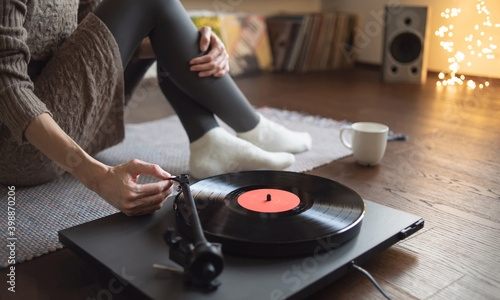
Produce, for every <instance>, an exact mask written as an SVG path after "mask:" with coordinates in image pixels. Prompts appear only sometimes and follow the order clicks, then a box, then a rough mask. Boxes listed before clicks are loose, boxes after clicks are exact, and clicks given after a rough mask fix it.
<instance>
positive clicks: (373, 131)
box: [340, 122, 389, 166]
mask: <svg viewBox="0 0 500 300" xmlns="http://www.w3.org/2000/svg"><path fill="white" fill-rule="evenodd" d="M346 131H350V132H351V137H352V139H351V142H350V141H348V140H347V139H346V137H345V136H344V133H345V132H346ZM388 132H389V127H387V125H384V124H379V123H372V122H358V123H354V124H352V125H349V126H345V127H343V128H342V129H341V130H340V141H341V142H342V144H344V146H346V147H347V148H349V149H351V150H352V154H353V155H354V159H356V161H357V162H358V164H360V165H363V166H373V165H376V164H378V163H379V162H380V161H381V160H382V157H384V153H385V148H386V146H387V134H388Z"/></svg>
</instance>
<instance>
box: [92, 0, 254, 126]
mask: <svg viewBox="0 0 500 300" xmlns="http://www.w3.org/2000/svg"><path fill="white" fill-rule="evenodd" d="M95 14H96V15H97V16H98V17H99V18H100V19H101V20H102V21H103V22H104V23H105V24H106V25H107V26H108V28H109V29H110V31H111V32H112V34H113V35H114V37H115V39H116V41H117V43H118V45H119V47H120V54H121V56H122V62H123V64H124V66H126V65H127V64H128V61H129V60H130V58H131V57H132V55H133V53H134V51H135V49H136V48H137V46H138V45H139V44H140V42H141V41H142V40H143V38H144V37H146V36H149V38H150V39H151V44H152V46H153V49H154V52H155V54H156V57H157V60H158V62H159V64H160V65H161V67H162V68H163V69H164V70H166V71H167V72H168V73H169V74H170V78H171V80H172V81H173V82H174V83H175V85H177V87H179V88H180V89H181V90H182V91H183V92H184V93H185V94H187V95H188V96H189V97H190V98H191V99H194V100H195V101H196V102H198V103H199V104H200V105H202V106H203V107H205V108H206V109H208V110H209V111H211V112H212V113H215V114H216V115H217V116H219V117H220V118H221V119H222V120H223V121H224V122H225V123H227V124H228V125H229V126H230V127H232V128H233V129H234V130H235V131H237V132H243V131H248V130H251V129H253V128H255V126H256V125H257V123H258V122H259V116H258V115H257V114H256V112H255V110H254V109H253V107H252V106H251V105H250V103H249V102H248V101H247V99H246V98H245V96H244V95H243V93H241V91H240V90H239V88H238V87H237V86H236V84H235V83H234V82H233V80H232V79H231V77H230V76H228V75H225V76H223V77H220V78H214V77H207V78H200V77H198V76H197V73H196V72H193V71H190V70H189V61H190V60H191V59H192V58H194V57H197V56H201V55H203V54H204V53H201V52H200V51H199V45H198V43H199V32H198V30H197V29H196V27H195V26H194V24H193V22H192V21H191V19H190V18H189V17H188V16H187V14H186V12H185V10H184V8H183V7H182V5H181V3H180V2H179V1H178V0H142V1H135V0H105V1H103V2H102V3H101V5H100V6H99V7H98V8H97V9H96V11H95Z"/></svg>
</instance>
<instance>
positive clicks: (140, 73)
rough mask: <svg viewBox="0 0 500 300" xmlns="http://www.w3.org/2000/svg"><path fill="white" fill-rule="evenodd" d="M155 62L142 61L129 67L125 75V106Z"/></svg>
mask: <svg viewBox="0 0 500 300" xmlns="http://www.w3.org/2000/svg"><path fill="white" fill-rule="evenodd" d="M154 62H155V59H140V60H138V61H135V62H131V63H129V64H128V65H127V67H126V68H125V71H124V73H123V79H124V82H125V105H127V104H128V103H129V101H130V99H131V98H132V95H133V94H134V91H135V89H136V87H137V86H138V85H139V82H140V81H141V80H142V78H144V75H145V74H146V72H147V71H148V69H149V67H151V65H152V64H153V63H154Z"/></svg>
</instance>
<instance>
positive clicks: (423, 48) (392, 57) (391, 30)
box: [382, 6, 429, 83]
mask: <svg viewBox="0 0 500 300" xmlns="http://www.w3.org/2000/svg"><path fill="white" fill-rule="evenodd" d="M428 19H429V9H428V8H427V7H415V6H386V7H385V33H384V49H383V61H382V78H383V80H384V81H385V82H404V83H424V82H425V80H426V78H427V52H428V50H427V49H428V44H429V42H428V40H429V24H428V23H429V21H428Z"/></svg>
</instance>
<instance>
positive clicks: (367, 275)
mask: <svg viewBox="0 0 500 300" xmlns="http://www.w3.org/2000/svg"><path fill="white" fill-rule="evenodd" d="M351 267H353V268H355V269H356V270H358V271H360V272H361V273H363V274H364V275H365V276H366V277H368V279H370V281H371V282H372V283H373V285H374V286H375V287H376V288H377V289H378V290H379V291H380V293H382V295H384V297H385V298H387V299H388V300H392V299H391V297H389V295H387V294H386V293H385V291H384V290H383V289H382V287H381V286H380V285H379V284H378V283H377V281H376V280H375V278H373V276H372V275H370V273H368V271H367V270H365V269H363V268H361V267H360V266H358V265H356V264H355V263H354V261H352V262H351Z"/></svg>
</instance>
